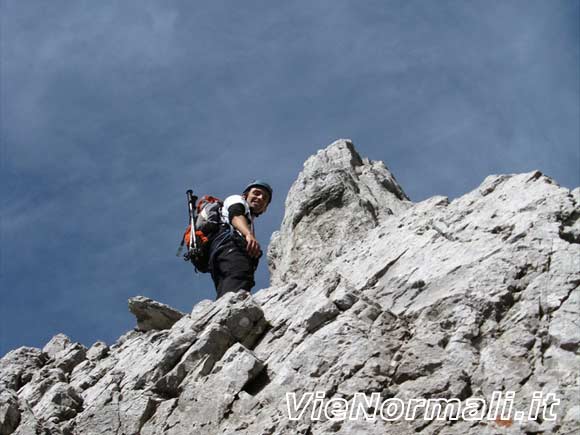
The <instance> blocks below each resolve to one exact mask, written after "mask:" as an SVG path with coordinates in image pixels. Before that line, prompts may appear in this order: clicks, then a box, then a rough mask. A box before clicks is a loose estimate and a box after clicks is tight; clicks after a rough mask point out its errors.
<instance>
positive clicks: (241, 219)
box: [230, 215, 261, 257]
mask: <svg viewBox="0 0 580 435" xmlns="http://www.w3.org/2000/svg"><path fill="white" fill-rule="evenodd" d="M230 220H231V222H232V225H233V226H234V228H235V229H236V230H238V231H239V232H240V233H242V235H243V236H244V238H245V239H246V244H247V246H246V249H247V251H248V255H249V256H250V257H259V256H260V253H261V250H260V244H259V243H258V241H257V240H256V237H255V236H254V235H253V234H252V228H251V227H250V224H249V222H248V219H247V218H246V217H245V216H244V215H238V216H233V217H232V218H231V219H230Z"/></svg>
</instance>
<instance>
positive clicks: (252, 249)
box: [209, 180, 272, 299]
mask: <svg viewBox="0 0 580 435" xmlns="http://www.w3.org/2000/svg"><path fill="white" fill-rule="evenodd" d="M270 201H272V188H271V187H270V185H269V184H268V183H266V182H264V181H261V180H255V181H252V182H251V183H250V184H248V186H247V187H246V188H245V189H244V191H243V193H242V195H231V196H229V197H227V198H226V199H225V201H224V204H223V207H222V211H221V220H222V225H221V227H220V230H219V233H218V234H217V235H216V237H215V238H214V240H213V241H212V244H211V247H210V261H209V270H210V272H211V277H212V279H213V282H214V284H215V288H216V292H217V297H216V299H219V298H220V297H222V296H223V295H224V294H226V293H228V292H237V291H239V290H246V291H250V290H251V289H252V287H253V286H254V285H255V282H254V272H255V271H256V268H257V267H258V261H259V259H260V257H261V256H262V250H261V249H260V244H259V243H258V241H257V240H256V236H255V234H254V218H256V217H258V216H260V215H261V214H262V213H264V212H265V211H266V209H267V208H268V205H269V204H270Z"/></svg>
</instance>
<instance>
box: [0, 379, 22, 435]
mask: <svg viewBox="0 0 580 435" xmlns="http://www.w3.org/2000/svg"><path fill="white" fill-rule="evenodd" d="M19 424H20V409H19V407H18V396H17V395H16V393H14V391H12V390H9V389H6V390H0V435H8V434H11V433H13V432H14V431H15V430H16V428H17V427H18V425H19Z"/></svg>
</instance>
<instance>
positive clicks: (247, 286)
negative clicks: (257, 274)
mask: <svg viewBox="0 0 580 435" xmlns="http://www.w3.org/2000/svg"><path fill="white" fill-rule="evenodd" d="M257 265H258V260H257V259H252V258H250V256H248V254H247V253H246V250H245V249H244V247H243V246H242V245H241V243H239V242H238V243H236V241H234V240H228V241H226V242H224V243H223V244H222V245H221V246H220V247H219V249H218V250H217V251H216V253H215V254H214V256H213V261H212V264H211V266H210V267H211V277H212V279H213V282H214V285H215V289H216V292H217V297H216V299H219V298H221V297H222V296H223V295H225V294H226V293H228V292H237V291H239V290H247V291H250V290H251V289H252V287H254V285H255V284H256V283H255V282H254V271H255V270H256V267H257Z"/></svg>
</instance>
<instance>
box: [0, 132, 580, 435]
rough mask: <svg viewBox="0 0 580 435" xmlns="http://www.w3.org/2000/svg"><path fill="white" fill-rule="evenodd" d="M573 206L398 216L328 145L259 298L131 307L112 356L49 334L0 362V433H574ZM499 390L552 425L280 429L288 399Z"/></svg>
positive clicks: (341, 152) (500, 204) (553, 194)
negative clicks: (541, 408) (538, 407)
mask: <svg viewBox="0 0 580 435" xmlns="http://www.w3.org/2000/svg"><path fill="white" fill-rule="evenodd" d="M579 205H580V188H576V189H574V190H573V191H570V190H568V189H565V188H562V187H560V186H558V185H557V184H556V183H555V182H554V181H553V180H552V179H550V178H549V177H546V176H544V175H542V174H541V173H540V172H538V171H534V172H530V173H526V174H517V175H494V176H489V177H488V178H486V179H485V180H484V182H483V183H482V184H481V185H480V186H479V187H478V188H477V189H475V190H474V191H472V192H470V193H468V194H466V195H464V196H462V197H460V198H458V199H456V200H454V201H449V200H448V199H447V198H445V197H433V198H429V199H427V200H425V201H422V202H419V203H413V202H411V201H410V200H409V199H408V198H407V196H406V195H405V193H404V192H403V189H402V188H401V187H400V186H399V184H398V183H397V181H396V179H395V178H394V177H393V175H392V174H391V173H390V171H389V170H388V169H387V168H386V167H385V166H384V164H382V163H381V162H372V161H369V160H368V159H362V158H361V157H360V156H359V155H358V153H357V152H356V150H355V149H354V146H353V144H352V143H351V142H350V141H348V140H339V141H337V142H335V143H333V144H332V145H330V146H329V147H328V148H326V149H325V150H322V151H319V152H318V153H317V154H316V155H314V156H312V157H311V158H310V159H308V161H307V162H306V163H305V165H304V170H303V171H302V172H301V174H300V175H299V176H298V179H297V180H296V182H295V183H294V184H293V186H292V188H291V189H290V192H289V194H288V197H287V200H286V213H285V216H284V220H283V223H282V226H281V229H280V231H278V232H277V233H275V234H274V235H273V236H272V240H271V243H270V247H269V252H268V261H269V266H270V271H271V281H272V282H271V287H269V288H266V289H263V290H260V291H258V292H257V293H255V294H254V295H250V294H248V293H246V292H240V293H236V294H228V295H226V296H225V297H223V298H222V299H220V300H219V301H216V302H211V301H202V302H200V303H198V304H197V305H196V306H195V307H193V311H192V312H191V313H188V314H184V313H179V312H178V311H176V310H173V309H171V308H170V307H167V306H164V305H163V304H160V303H159V302H155V301H151V300H149V299H146V298H142V297H137V298H133V299H132V300H131V301H130V303H129V305H130V309H131V311H132V312H133V313H134V314H135V316H136V317H137V324H138V325H137V328H136V329H135V330H134V331H130V332H128V333H127V334H125V335H124V336H122V337H121V338H120V339H119V340H118V341H117V342H116V343H115V344H113V345H112V346H110V347H109V346H107V345H106V344H105V343H103V342H97V343H95V344H94V345H93V346H91V347H90V348H88V349H87V348H86V347H84V346H82V345H80V344H78V343H73V342H71V341H70V340H69V339H68V338H67V337H65V336H64V335H57V336H55V337H54V338H53V339H52V340H51V341H50V342H49V343H48V344H47V345H46V346H45V347H44V348H43V349H35V348H27V347H23V348H19V349H16V350H14V351H12V352H10V353H8V354H7V355H6V356H5V357H4V358H2V359H1V360H0V434H2V435H3V434H13V433H14V434H22V435H24V434H26V435H30V434H35V433H39V434H62V435H65V434H83V435H84V434H115V435H120V434H142V435H153V434H166V435H185V434H217V433H221V434H233V433H239V434H303V435H306V434H329V433H338V434H361V435H362V434H365V435H366V434H385V433H393V434H394V433H397V434H415V433H424V434H522V433H525V434H532V433H534V434H535V433H560V434H566V433H577V431H578V430H579V429H580V384H579V378H578V373H579V369H580V320H579V314H580V292H579V291H578V287H579V284H580V251H579V243H580V220H579V219H578V218H579V216H580V207H579ZM498 391H503V392H514V393H515V399H514V407H515V408H516V409H522V410H526V409H528V408H530V407H533V397H534V393H538V392H542V393H543V394H544V396H543V397H544V398H546V397H548V398H550V399H549V400H550V401H551V402H550V403H547V405H550V404H553V405H554V406H555V408H554V409H555V410H556V415H557V418H555V419H554V420H551V419H550V418H546V417H547V416H546V414H543V413H540V414H539V415H538V416H536V417H535V418H530V419H523V420H522V421H518V420H517V419H515V418H513V416H512V417H506V418H503V417H501V416H499V417H497V418H492V419H486V418H480V419H479V420H477V419H475V420H471V421H470V420H469V419H466V418H459V419H453V418H449V416H446V418H442V419H434V418H426V417H428V416H427V415H426V414H427V411H426V410H425V409H420V408H419V409H417V414H416V415H415V416H414V418H412V419H409V420H405V419H403V418H399V419H394V421H387V419H385V418H384V416H382V417H383V418H380V417H377V418H375V419H372V418H371V419H364V418H355V419H348V418H329V417H336V416H337V415H340V413H338V414H332V413H330V415H327V414H328V408H325V409H322V408H320V410H321V413H320V418H318V417H319V416H318V414H317V412H316V408H315V407H314V408H308V410H307V411H306V412H305V413H304V414H303V415H301V416H299V418H297V419H296V420H292V419H290V418H289V413H290V412H291V409H289V408H292V406H289V403H290V402H289V399H288V397H289V396H287V393H295V394H296V397H298V400H299V399H300V397H302V395H303V394H308V393H314V392H319V394H320V397H321V401H322V398H324V400H325V401H328V400H329V399H336V400H335V401H334V402H335V404H348V405H352V404H354V403H355V401H356V400H357V398H358V397H359V396H358V395H359V394H365V395H367V396H368V397H372V395H373V394H375V395H377V397H379V398H380V402H377V403H386V402H388V401H389V400H391V401H393V400H395V399H397V400H400V401H408V400H413V399H421V398H424V399H433V398H441V399H448V400H451V399H457V402H458V403H460V404H465V403H468V402H469V400H470V399H475V398H481V399H483V400H487V401H490V400H491V398H492V396H493V394H494V392H498ZM322 393H324V394H322ZM548 394H554V396H548ZM385 401H386V402H385ZM556 401H558V402H557V404H556V403H555V402H556ZM321 403H322V402H321ZM377 403H366V402H365V403H363V404H362V406H361V412H366V413H368V415H373V412H376V411H377V410H376V409H374V408H376V405H377ZM389 403H391V402H389ZM392 403H394V402H392ZM556 405H557V406H556ZM311 409H313V410H312V412H310V411H311ZM337 409H340V406H338V408H337ZM382 410H383V411H385V408H382ZM322 411H325V412H322ZM462 417H464V415H462ZM548 417H549V414H548Z"/></svg>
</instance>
